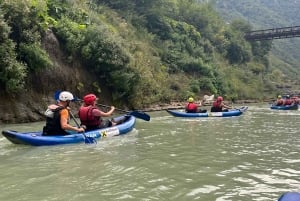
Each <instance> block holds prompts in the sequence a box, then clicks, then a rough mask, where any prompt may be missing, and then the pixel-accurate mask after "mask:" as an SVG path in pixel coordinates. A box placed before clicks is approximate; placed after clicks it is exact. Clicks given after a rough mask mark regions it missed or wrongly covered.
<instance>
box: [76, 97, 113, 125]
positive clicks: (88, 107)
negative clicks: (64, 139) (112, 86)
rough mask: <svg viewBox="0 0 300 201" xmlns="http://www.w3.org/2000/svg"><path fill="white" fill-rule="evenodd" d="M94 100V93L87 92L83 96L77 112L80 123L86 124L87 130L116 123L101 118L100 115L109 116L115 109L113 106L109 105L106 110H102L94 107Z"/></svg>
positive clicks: (95, 98)
mask: <svg viewBox="0 0 300 201" xmlns="http://www.w3.org/2000/svg"><path fill="white" fill-rule="evenodd" d="M96 100H97V97H96V96H95V95H94V94H87V95H86V96H84V97H83V102H84V103H83V105H82V106H81V107H80V109H79V112H78V115H79V118H80V121H81V125H84V126H86V130H87V131H89V130H95V129H99V128H106V127H111V126H115V125H116V122H114V121H110V120H108V119H105V120H104V119H102V117H108V116H111V115H112V113H113V112H114V110H115V107H114V106H111V108H110V110H109V111H108V112H103V111H101V110H100V109H99V108H98V107H96Z"/></svg>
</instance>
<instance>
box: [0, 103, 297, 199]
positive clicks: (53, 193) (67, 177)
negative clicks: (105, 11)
mask: <svg viewBox="0 0 300 201" xmlns="http://www.w3.org/2000/svg"><path fill="white" fill-rule="evenodd" d="M148 114H149V115H151V121H150V122H146V121H143V120H141V119H137V122H136V126H135V129H134V130H133V131H132V132H130V133H129V134H127V135H124V136H118V137H114V138H107V139H103V140H100V141H99V142H98V144H92V145H91V144H77V145H62V146H50V147H31V146H23V145H14V144H12V143H10V142H9V141H8V140H6V139H5V138H4V137H3V136H2V135H1V136H0V161H1V162H0V172H1V174H0V179H1V183H0V200H5V201H11V200H13V201H16V200H18V201H23V200H24V201H29V200H30V201H41V200H43V201H83V200H88V201H99V200H105V201H109V200H126V201H152V200H160V201H164V200H172V201H185V200H186V201H189V200H199V201H250V200H251V201H275V200H277V199H278V198H279V196H280V195H281V194H282V193H284V192H287V191H300V168H299V167H300V157H299V152H300V137H299V133H300V132H299V130H300V124H299V122H300V111H276V110H270V109H269V107H268V105H263V104H262V105H251V106H249V109H248V111H247V112H245V113H244V114H243V115H242V116H239V117H231V118H217V117H216V118H198V119H185V118H176V117H172V116H170V115H169V114H168V113H167V112H165V111H159V112H149V113H148ZM43 124H44V122H37V123H28V124H6V125H0V127H1V130H5V129H14V130H19V131H32V130H40V129H41V128H42V126H43Z"/></svg>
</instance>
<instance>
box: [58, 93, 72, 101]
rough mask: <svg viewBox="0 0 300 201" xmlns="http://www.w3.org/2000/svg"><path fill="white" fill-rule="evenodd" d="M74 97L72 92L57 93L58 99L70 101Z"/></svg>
mask: <svg viewBox="0 0 300 201" xmlns="http://www.w3.org/2000/svg"><path fill="white" fill-rule="evenodd" d="M73 99H74V96H73V94H71V93H70V92H68V91H62V92H60V94H59V100H60V101H72V100H73Z"/></svg>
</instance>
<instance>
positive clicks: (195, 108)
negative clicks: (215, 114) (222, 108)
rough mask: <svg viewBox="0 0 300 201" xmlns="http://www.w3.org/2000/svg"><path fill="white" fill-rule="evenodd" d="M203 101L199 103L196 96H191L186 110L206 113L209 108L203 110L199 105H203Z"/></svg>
mask: <svg viewBox="0 0 300 201" xmlns="http://www.w3.org/2000/svg"><path fill="white" fill-rule="evenodd" d="M201 106H202V103H201V102H200V103H199V104H198V105H197V104H196V103H195V102H194V98H192V97H190V98H189V99H188V104H187V105H186V106H185V111H186V112H187V113H198V112H200V113H205V112H207V110H201V109H199V108H198V107H201Z"/></svg>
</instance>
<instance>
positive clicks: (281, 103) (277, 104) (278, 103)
mask: <svg viewBox="0 0 300 201" xmlns="http://www.w3.org/2000/svg"><path fill="white" fill-rule="evenodd" d="M275 105H276V106H280V105H283V100H282V97H281V95H278V96H277V100H276V103H275Z"/></svg>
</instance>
